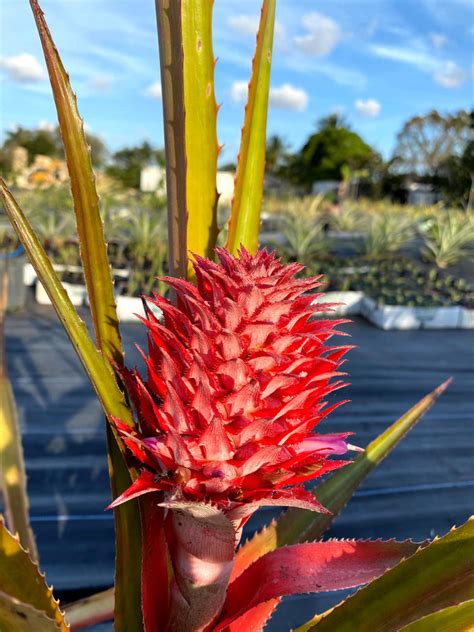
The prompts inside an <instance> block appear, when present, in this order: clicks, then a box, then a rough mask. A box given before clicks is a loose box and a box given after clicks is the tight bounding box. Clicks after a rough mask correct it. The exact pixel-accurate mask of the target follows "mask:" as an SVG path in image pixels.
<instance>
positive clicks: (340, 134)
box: [290, 115, 380, 185]
mask: <svg viewBox="0 0 474 632" xmlns="http://www.w3.org/2000/svg"><path fill="white" fill-rule="evenodd" d="M379 160H380V157H379V156H378V154H377V152H375V151H374V149H373V148H372V147H370V145H368V144H367V143H366V142H365V141H364V140H362V138H361V137H360V136H359V135H358V134H356V132H354V131H352V130H351V129H350V128H349V126H348V125H347V123H345V121H344V120H343V119H342V118H341V117H340V116H338V115H331V116H328V117H325V118H323V119H321V120H320V122H319V126H318V130H317V132H316V133H314V134H312V135H311V136H310V137H309V138H308V140H307V141H306V143H305V144H304V146H303V147H302V149H301V150H300V151H299V153H298V154H296V156H295V157H294V159H293V161H292V164H291V166H290V173H291V176H292V178H293V179H294V180H295V181H296V182H299V183H300V184H304V185H311V184H312V183H313V182H315V181H317V180H342V179H343V173H344V172H345V171H346V170H347V169H350V170H351V171H358V170H362V169H367V170H368V171H369V172H370V170H371V165H372V164H374V163H375V162H377V161H379Z"/></svg>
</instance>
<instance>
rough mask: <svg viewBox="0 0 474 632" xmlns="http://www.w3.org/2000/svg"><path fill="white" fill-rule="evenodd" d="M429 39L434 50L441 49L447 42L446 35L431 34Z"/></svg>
mask: <svg viewBox="0 0 474 632" xmlns="http://www.w3.org/2000/svg"><path fill="white" fill-rule="evenodd" d="M430 39H431V43H432V44H433V46H434V47H435V48H443V46H444V45H445V44H446V43H447V41H448V38H447V37H446V35H443V34H442V33H431V34H430Z"/></svg>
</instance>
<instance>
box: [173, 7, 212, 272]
mask: <svg viewBox="0 0 474 632" xmlns="http://www.w3.org/2000/svg"><path fill="white" fill-rule="evenodd" d="M212 9H213V2H209V0H181V24H182V30H183V80H184V110H185V146H186V207H187V209H188V226H187V245H188V251H189V252H193V253H196V254H198V255H201V256H203V257H208V258H211V259H212V258H213V257H214V247H215V245H216V240H217V190H216V175H217V155H218V152H219V148H218V144H217V104H216V98H215V94H214V66H215V60H214V53H213V50H212ZM188 274H189V275H190V276H191V277H192V276H193V274H194V270H193V268H192V266H188Z"/></svg>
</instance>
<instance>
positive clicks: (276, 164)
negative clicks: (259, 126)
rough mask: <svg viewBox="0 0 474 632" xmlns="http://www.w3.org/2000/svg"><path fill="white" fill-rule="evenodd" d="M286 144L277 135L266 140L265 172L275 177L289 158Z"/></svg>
mask: <svg viewBox="0 0 474 632" xmlns="http://www.w3.org/2000/svg"><path fill="white" fill-rule="evenodd" d="M289 155H290V154H289V150H288V144H287V143H286V142H285V141H284V140H283V139H282V137H281V136H278V134H273V136H270V137H269V138H268V140H267V148H266V158H265V171H266V172H267V173H271V174H274V175H277V174H278V173H279V171H280V170H281V169H282V168H283V167H284V166H285V165H286V163H287V161H288V158H289Z"/></svg>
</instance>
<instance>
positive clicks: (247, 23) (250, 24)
mask: <svg viewBox="0 0 474 632" xmlns="http://www.w3.org/2000/svg"><path fill="white" fill-rule="evenodd" d="M259 21H260V20H259V17H258V15H243V14H241V15H231V16H230V18H229V24H230V26H231V27H232V28H233V29H234V30H235V31H237V32H238V33H242V34H243V35H253V36H254V37H255V35H256V34H257V31H258V25H259ZM283 37H285V28H284V26H283V25H282V24H280V22H278V20H277V21H276V22H275V32H274V38H275V40H279V39H282V38H283Z"/></svg>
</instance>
